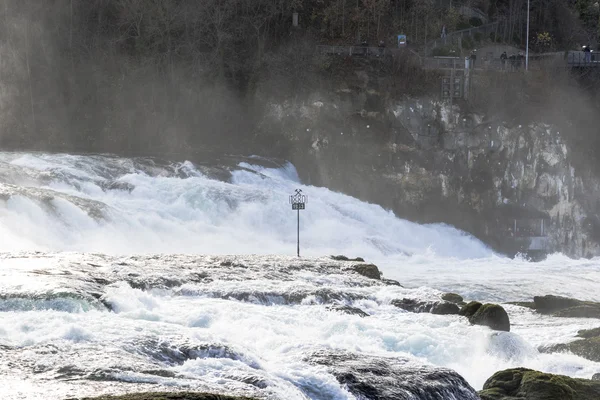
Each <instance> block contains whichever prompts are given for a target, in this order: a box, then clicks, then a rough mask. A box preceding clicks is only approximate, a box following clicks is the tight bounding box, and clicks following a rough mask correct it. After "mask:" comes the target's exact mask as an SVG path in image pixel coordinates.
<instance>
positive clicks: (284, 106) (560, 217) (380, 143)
mask: <svg viewBox="0 0 600 400" xmlns="http://www.w3.org/2000/svg"><path fill="white" fill-rule="evenodd" d="M344 71H346V72H344V73H342V74H339V75H337V76H336V77H335V79H330V80H329V81H328V83H327V84H323V83H322V82H321V83H319V84H315V88H314V89H312V90H310V91H309V92H308V94H307V95H306V96H302V97H301V98H300V96H298V97H295V98H291V97H283V98H282V97H279V98H274V97H269V96H266V95H265V97H264V99H263V101H264V102H265V104H267V107H266V111H265V113H264V118H263V120H262V122H261V127H262V128H261V129H263V130H270V131H275V132H278V133H280V134H282V135H284V136H286V137H287V138H288V139H289V140H291V141H292V142H293V143H294V146H293V151H292V153H291V158H292V160H293V162H294V163H295V164H296V165H297V167H298V169H299V173H300V175H301V177H303V179H305V180H306V181H307V182H309V183H312V184H314V185H323V186H327V187H329V188H331V189H333V190H339V191H342V192H345V193H348V194H351V195H353V196H357V197H359V198H361V199H363V200H366V201H370V202H375V203H378V204H381V205H382V206H383V207H386V208H389V209H392V210H393V211H394V212H395V213H396V214H397V215H398V216H400V217H404V218H408V219H412V220H416V221H420V222H445V223H449V224H452V225H455V226H457V227H458V228H461V229H465V230H467V231H469V232H471V233H473V234H475V235H476V236H478V237H480V238H481V239H483V240H484V241H486V242H488V243H489V244H490V245H492V246H494V247H495V248H497V249H498V250H500V251H503V252H506V253H509V254H515V253H517V252H525V251H527V250H529V251H530V252H536V253H545V252H555V251H560V252H564V253H565V254H568V255H571V256H575V257H582V256H591V255H597V254H600V247H599V240H598V239H599V238H600V235H599V234H598V232H600V222H599V220H598V217H597V215H596V208H597V203H596V200H595V199H596V198H598V197H597V194H598V193H599V192H600V180H599V179H598V177H596V176H593V174H591V173H590V172H589V171H582V170H578V169H576V168H575V167H574V166H573V160H574V159H575V158H576V157H577V155H576V154H573V153H571V151H570V149H569V146H568V144H567V143H566V142H565V141H564V140H563V135H561V132H560V131H559V129H558V128H556V127H555V126H553V125H550V124H547V123H545V122H544V121H540V120H538V121H535V120H521V121H516V122H513V121H511V122H510V123H509V122H506V121H503V120H499V119H496V118H495V116H494V115H482V114H477V113H473V112H471V111H469V107H468V106H467V105H466V104H461V103H459V104H457V103H455V104H454V105H451V104H449V103H448V102H442V101H440V100H439V96H435V95H433V96H431V95H420V96H409V95H402V94H400V93H398V90H395V88H396V87H397V83H398V79H401V77H398V76H395V77H394V76H384V77H381V76H377V74H375V73H373V71H372V70H369V67H368V66H367V65H366V64H364V65H363V66H360V65H356V66H355V67H354V68H346V69H345V70H344ZM430 79H432V80H439V79H440V77H439V76H437V75H431V76H430ZM434 83H435V82H434ZM434 87H435V85H434Z"/></svg>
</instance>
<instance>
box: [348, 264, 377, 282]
mask: <svg viewBox="0 0 600 400" xmlns="http://www.w3.org/2000/svg"><path fill="white" fill-rule="evenodd" d="M352 269H353V270H354V271H356V272H357V273H359V274H360V275H362V276H366V277H367V278H371V279H381V272H380V271H379V268H377V266H376V265H374V264H358V265H354V266H353V267H352Z"/></svg>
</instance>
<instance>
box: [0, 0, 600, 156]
mask: <svg viewBox="0 0 600 400" xmlns="http://www.w3.org/2000/svg"><path fill="white" fill-rule="evenodd" d="M450 5H453V6H454V8H448V7H449V6H450ZM459 5H466V6H473V7H477V8H478V9H481V10H483V11H484V12H485V13H486V14H487V16H488V17H489V19H490V20H495V19H502V20H503V21H505V22H504V23H505V24H507V26H508V30H507V32H508V33H507V35H508V37H506V38H493V39H497V40H501V39H502V40H506V41H508V42H509V43H511V44H514V45H516V46H519V45H523V44H524V42H525V39H526V37H525V31H524V29H523V28H524V24H525V22H526V19H525V17H526V8H525V5H526V0H483V1H463V2H461V1H455V2H448V1H443V0H439V1H438V0H424V1H422V0H421V1H416V0H356V1H355V0H330V1H318V0H47V1H40V0H2V1H0V22H1V23H0V146H2V148H4V149H43V150H57V151H58V150H60V151H116V152H122V153H136V154H166V153H171V154H182V153H193V152H194V151H197V150H198V149H210V148H218V149H225V150H227V151H237V152H240V151H251V149H252V151H257V152H263V153H273V154H270V155H279V156H286V155H287V154H289V148H290V147H291V146H295V145H296V144H294V143H292V142H289V141H288V140H287V139H286V138H283V137H282V136H281V135H278V132H273V131H270V129H269V127H268V126H267V127H265V126H262V125H260V123H259V121H261V119H262V116H263V115H264V114H265V112H267V111H266V107H267V105H266V103H267V102H268V100H269V99H276V100H281V101H283V100H284V99H295V100H296V101H302V99H304V98H307V97H308V96H309V95H310V93H311V92H314V91H317V90H325V91H326V90H328V85H329V82H330V81H332V80H335V79H339V78H340V77H342V76H343V74H344V72H345V71H344V68H346V70H351V69H352V68H354V66H353V65H352V63H351V62H350V63H349V64H347V65H346V66H345V65H344V64H343V63H342V64H341V65H338V66H337V67H336V68H333V69H332V68H330V65H329V63H328V62H326V61H325V60H323V58H322V57H319V56H317V55H316V54H315V45H316V44H318V43H329V44H355V43H357V42H358V41H359V40H360V41H362V40H367V41H368V42H369V43H370V44H371V45H376V43H378V41H379V40H383V41H385V42H386V43H387V44H388V45H393V43H394V37H395V35H396V34H397V33H399V32H403V33H406V34H408V35H409V40H410V42H411V48H413V49H415V50H417V51H418V50H419V49H420V46H421V45H422V44H424V43H426V42H427V41H429V40H431V39H432V38H435V37H438V36H439V31H440V29H441V26H442V25H446V26H447V29H448V31H450V32H451V31H453V30H456V29H461V28H463V27H464V26H466V25H468V24H473V23H474V22H473V21H469V20H465V18H463V17H461V16H460V15H458V14H457V13H456V12H455V10H456V7H457V6H459ZM532 10H534V12H532V15H531V24H532V25H531V43H532V50H537V51H563V50H568V49H572V48H579V47H578V46H580V45H581V44H592V45H594V46H595V44H596V43H597V33H598V32H597V22H598V18H599V13H598V7H596V6H595V4H594V3H593V2H591V1H585V0H579V1H577V2H572V1H571V2H565V1H562V0H560V1H559V0H533V1H532ZM294 11H297V12H299V15H300V27H299V28H297V29H294V28H293V27H292V26H291V25H292V24H291V21H292V12H294ZM539 34H544V35H545V34H547V38H549V39H547V40H538V35H539ZM542 37H544V38H545V37H546V36H542ZM484 39H487V38H484ZM471 45H472V46H474V47H475V46H476V43H472V44H471ZM407 54H408V53H407ZM408 58H409V57H408V56H407V59H405V60H395V61H394V62H391V63H381V64H380V65H379V67H378V68H379V70H378V71H376V73H377V74H380V75H381V76H387V77H392V78H394V79H395V81H394V82H395V84H394V85H393V87H390V95H391V97H401V96H405V95H421V94H424V93H426V92H428V91H429V92H431V93H437V92H439V88H438V87H432V86H431V85H428V83H430V82H431V80H430V79H429V76H428V75H427V74H424V73H423V72H421V71H418V69H416V68H413V67H410V63H411V61H410V60H408ZM346 72H347V71H346ZM548 74H549V75H548ZM557 76H558V77H560V79H557ZM596 80H597V79H596V76H595V75H593V74H592V75H590V76H584V77H583V78H580V79H579V81H578V82H576V81H574V80H573V77H568V76H566V75H565V74H564V71H553V72H550V73H547V74H546V75H545V76H540V75H536V76H535V77H534V78H533V79H531V78H526V77H521V76H520V77H513V78H511V81H510V82H508V81H507V80H506V77H501V78H498V77H489V79H488V81H486V82H487V83H486V84H487V85H488V91H484V92H483V95H482V96H479V97H478V99H477V100H474V101H473V102H472V103H471V104H467V106H469V107H472V108H473V110H474V111H481V112H484V113H488V114H491V115H495V116H497V118H504V119H506V120H508V121H509V122H510V119H511V118H513V119H514V118H516V117H515V114H517V116H519V117H523V115H526V116H528V117H531V118H534V117H537V116H539V115H541V114H544V115H547V116H554V117H558V118H555V120H557V122H559V123H561V122H565V119H569V121H568V122H569V123H572V124H578V125H577V128H576V129H571V131H572V132H574V131H577V136H575V137H574V138H573V140H574V143H578V141H579V142H581V138H582V137H585V138H586V139H585V140H584V141H583V143H581V145H580V147H581V151H582V152H583V151H590V149H595V148H596V147H597V146H596V141H597V138H596V136H597V135H595V132H596V131H597V129H596V120H597V117H596V114H597V112H596V110H597V107H596V105H595V103H594V101H595V99H597V98H598V97H597V96H596V92H597V87H598V85H596ZM582 83H583V86H586V87H588V88H589V91H588V92H587V93H586V92H585V91H584V90H583V89H582V88H581V84H582ZM565 99H569V100H568V101H565ZM559 111H560V112H559ZM587 127H591V128H592V132H591V133H590V134H589V135H583V133H582V130H584V129H585V128H587ZM593 152H594V151H592V153H593ZM267 155H269V154H267ZM592 158H595V157H592Z"/></svg>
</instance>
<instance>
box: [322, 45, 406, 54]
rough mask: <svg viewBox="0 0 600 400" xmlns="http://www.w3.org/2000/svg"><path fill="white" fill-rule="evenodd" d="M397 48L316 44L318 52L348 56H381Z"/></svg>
mask: <svg viewBox="0 0 600 400" xmlns="http://www.w3.org/2000/svg"><path fill="white" fill-rule="evenodd" d="M398 50H400V49H391V48H387V47H373V46H322V45H320V46H317V52H318V53H320V54H335V55H348V56H371V57H382V56H386V55H391V54H394V53H395V52H397V51H398Z"/></svg>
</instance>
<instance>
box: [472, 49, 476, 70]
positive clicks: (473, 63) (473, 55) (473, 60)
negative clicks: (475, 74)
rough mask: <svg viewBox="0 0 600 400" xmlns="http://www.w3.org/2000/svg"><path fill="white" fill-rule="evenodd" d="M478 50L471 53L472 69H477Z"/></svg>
mask: <svg viewBox="0 0 600 400" xmlns="http://www.w3.org/2000/svg"><path fill="white" fill-rule="evenodd" d="M476 51H477V50H473V51H472V52H471V69H475V61H477V53H476Z"/></svg>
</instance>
